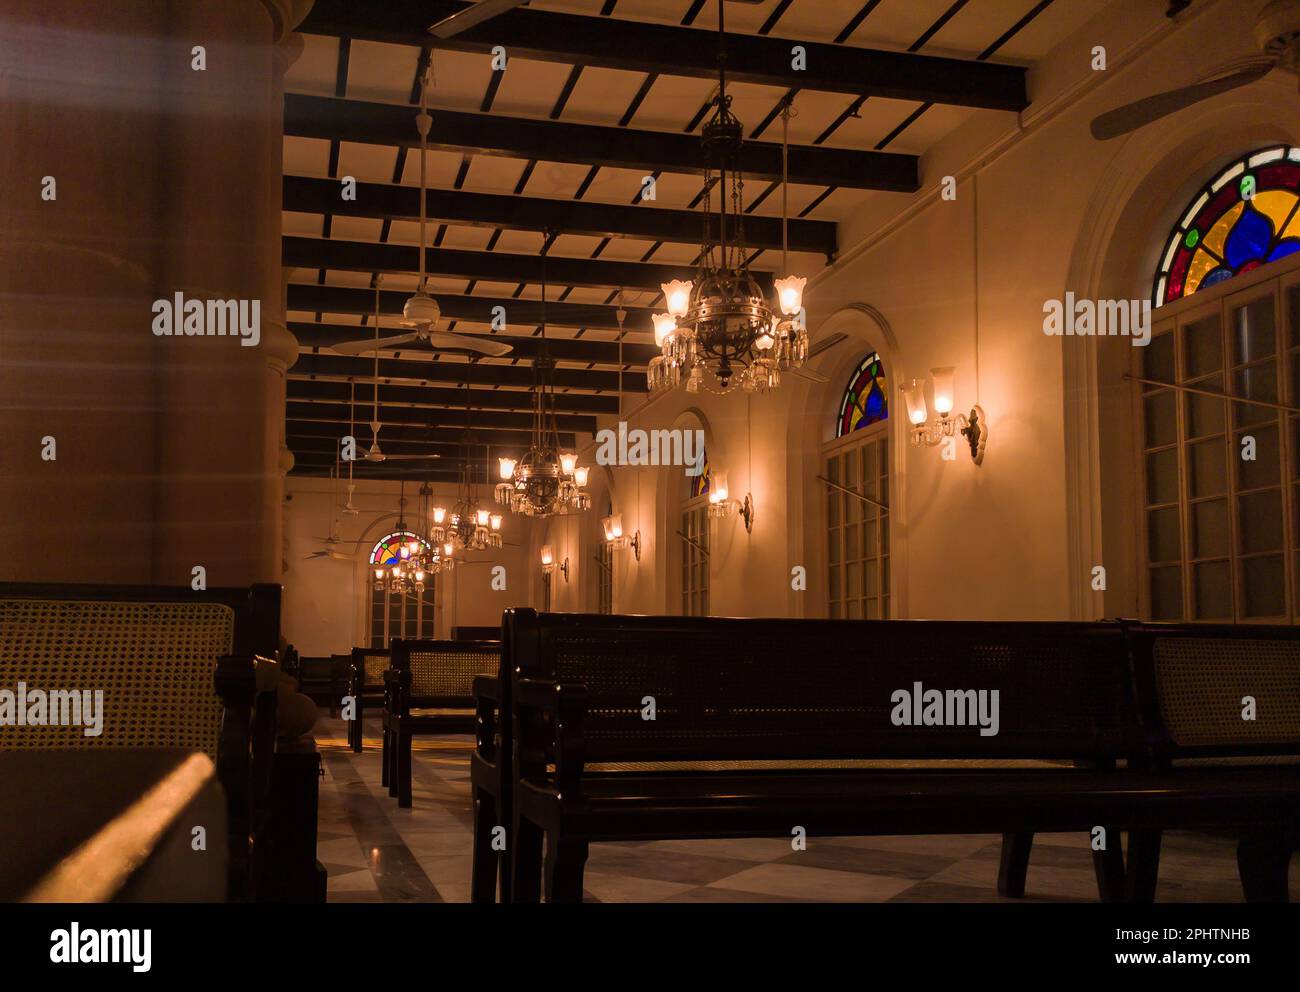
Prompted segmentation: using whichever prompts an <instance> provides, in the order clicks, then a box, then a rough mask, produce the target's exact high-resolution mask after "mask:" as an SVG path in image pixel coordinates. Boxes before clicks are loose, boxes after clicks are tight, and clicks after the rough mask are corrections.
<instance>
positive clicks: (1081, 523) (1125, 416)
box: [1060, 73, 1300, 619]
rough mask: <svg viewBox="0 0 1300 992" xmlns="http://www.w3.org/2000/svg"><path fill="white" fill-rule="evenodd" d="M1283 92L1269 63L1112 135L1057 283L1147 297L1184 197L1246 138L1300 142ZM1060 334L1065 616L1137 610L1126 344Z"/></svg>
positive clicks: (1094, 293)
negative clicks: (1260, 73)
mask: <svg viewBox="0 0 1300 992" xmlns="http://www.w3.org/2000/svg"><path fill="white" fill-rule="evenodd" d="M1270 90H1276V91H1277V92H1276V97H1275V98H1273V97H1270V98H1268V99H1262V98H1261V91H1263V92H1268V91H1270ZM1283 91H1285V93H1284V92H1283ZM1294 103H1295V92H1294V88H1293V85H1291V81H1290V79H1289V77H1284V76H1283V74H1281V73H1273V74H1271V75H1270V76H1269V77H1266V79H1265V80H1263V81H1261V82H1260V83H1257V84H1255V85H1253V86H1250V87H1247V88H1245V89H1242V90H1236V91H1233V92H1232V93H1229V94H1224V95H1223V96H1221V97H1219V98H1217V99H1216V100H1214V101H1211V102H1208V103H1205V104H1201V105H1199V106H1198V110H1197V112H1196V113H1194V114H1179V115H1174V116H1173V117H1170V118H1166V119H1164V120H1162V121H1158V122H1156V123H1153V124H1151V125H1148V126H1147V127H1144V128H1142V129H1140V130H1138V131H1136V132H1134V134H1133V135H1132V136H1131V137H1130V138H1128V139H1126V140H1123V141H1117V142H1115V145H1116V154H1115V156H1114V158H1113V159H1112V160H1111V161H1110V163H1109V165H1108V166H1107V168H1106V170H1105V171H1104V172H1103V173H1102V175H1101V177H1100V178H1099V179H1098V181H1097V182H1096V184H1095V186H1094V193H1093V196H1092V198H1091V199H1090V201H1089V204H1088V207H1087V209H1086V211H1085V212H1084V215H1083V217H1082V218H1081V219H1080V222H1079V236H1078V238H1077V239H1076V241H1075V245H1074V249H1073V252H1072V255H1071V258H1070V263H1069V269H1068V272H1067V275H1066V282H1065V285H1064V286H1063V287H1062V290H1061V292H1062V294H1064V293H1065V292H1066V291H1072V292H1073V293H1074V294H1075V296H1076V298H1080V299H1083V298H1087V299H1094V300H1095V299H1138V300H1142V299H1149V298H1150V296H1151V276H1152V273H1154V272H1155V270H1156V266H1157V262H1158V256H1159V253H1160V252H1161V251H1162V250H1163V248H1164V247H1165V244H1166V241H1167V239H1168V236H1169V231H1170V229H1171V227H1172V225H1173V222H1174V219H1175V216H1176V215H1177V214H1178V213H1179V212H1180V211H1182V210H1184V209H1185V207H1186V204H1187V199H1188V197H1189V196H1190V195H1191V194H1192V192H1193V191H1194V190H1195V189H1196V188H1197V187H1199V186H1200V185H1202V184H1203V183H1204V182H1205V181H1206V179H1207V178H1208V177H1209V176H1210V175H1211V174H1212V173H1214V172H1215V171H1217V170H1218V168H1219V167H1220V166H1222V165H1224V164H1226V163H1227V162H1229V161H1231V160H1232V159H1233V158H1235V157H1237V156H1238V155H1240V154H1242V153H1243V152H1245V151H1247V150H1249V149H1252V148H1256V147H1262V146H1265V145H1269V144H1275V143H1289V144H1298V143H1300V121H1297V119H1296V115H1295V113H1294ZM1158 314H1159V311H1155V312H1153V315H1152V317H1153V320H1154V319H1156V317H1157V315H1158ZM1060 340H1061V343H1062V354H1061V361H1062V373H1063V396H1062V402H1063V404H1064V411H1063V412H1064V426H1065V474H1066V487H1065V492H1066V501H1067V505H1066V518H1067V532H1066V541H1067V549H1066V550H1067V561H1068V567H1069V573H1070V574H1069V577H1068V589H1069V596H1070V611H1071V617H1072V618H1074V619H1093V618H1096V617H1101V616H1116V615H1130V616H1132V615H1136V613H1137V612H1138V596H1137V574H1138V568H1139V564H1140V557H1141V549H1140V548H1139V547H1138V546H1137V540H1136V537H1135V528H1134V527H1133V526H1132V515H1133V512H1134V509H1133V507H1134V506H1135V500H1136V496H1135V493H1134V490H1133V486H1134V480H1133V479H1132V473H1131V472H1125V471H1120V470H1119V469H1118V468H1117V467H1126V466H1129V465H1132V464H1134V457H1135V455H1134V450H1133V444H1134V436H1133V429H1134V428H1133V419H1132V417H1131V415H1130V413H1131V408H1130V402H1131V388H1132V387H1131V386H1130V385H1129V384H1128V383H1125V382H1123V381H1122V380H1120V378H1119V375H1120V372H1121V371H1123V370H1125V369H1126V368H1127V362H1128V361H1129V360H1130V359H1131V350H1132V349H1131V346H1130V344H1129V342H1128V341H1127V340H1126V339H1123V338H1097V339H1095V338H1086V337H1080V338H1075V337H1062V338H1061V339H1060ZM1126 517H1127V522H1128V526H1127V527H1126V526H1125V520H1126ZM1097 565H1102V566H1104V567H1105V568H1106V590H1105V592H1104V593H1103V592H1099V591H1094V590H1093V589H1092V581H1091V576H1092V569H1093V568H1094V567H1095V566H1097Z"/></svg>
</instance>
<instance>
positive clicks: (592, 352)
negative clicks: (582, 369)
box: [289, 318, 659, 367]
mask: <svg viewBox="0 0 1300 992" xmlns="http://www.w3.org/2000/svg"><path fill="white" fill-rule="evenodd" d="M289 330H290V331H292V332H293V334H294V336H295V337H297V339H298V344H299V345H300V346H301V347H303V348H328V347H330V346H331V345H335V344H341V343H342V342H344V341H356V340H359V339H360V338H366V337H374V334H375V330H374V325H373V324H371V325H369V326H366V327H360V326H358V325H356V324H315V323H310V322H307V321H291V322H290V323H289ZM627 330H629V331H633V330H636V331H642V332H648V331H649V328H639V327H632V325H631V318H629V319H628V324H627ZM382 333H384V334H391V333H394V329H393V328H385V329H384V330H383V332H382ZM492 340H494V341H500V342H501V343H502V344H508V345H510V346H511V347H512V348H514V351H512V352H511V353H510V357H511V358H518V359H524V360H532V359H534V358H536V357H537V356H538V355H539V354H540V353H541V350H542V339H541V338H540V337H520V336H519V335H506V334H494V335H492ZM396 350H397V351H398V352H401V353H403V354H407V355H409V354H411V353H412V352H415V353H424V352H427V353H429V354H434V350H433V349H432V348H430V347H428V345H421V346H419V347H418V348H409V347H408V348H399V349H396ZM392 353H393V352H392V351H386V352H383V354H385V355H388V354H392ZM546 353H547V354H548V355H550V356H551V357H552V358H554V359H556V360H557V361H561V362H591V363H592V364H595V365H618V364H620V360H619V345H618V342H617V341H599V340H597V339H595V338H556V337H551V338H547V339H546ZM658 354H659V349H658V348H656V347H655V346H654V345H652V344H635V343H633V342H631V341H624V342H623V352H622V364H623V365H626V366H633V367H634V366H645V365H646V364H648V363H649V361H650V359H652V358H654V356H655V355H658ZM381 361H382V358H381Z"/></svg>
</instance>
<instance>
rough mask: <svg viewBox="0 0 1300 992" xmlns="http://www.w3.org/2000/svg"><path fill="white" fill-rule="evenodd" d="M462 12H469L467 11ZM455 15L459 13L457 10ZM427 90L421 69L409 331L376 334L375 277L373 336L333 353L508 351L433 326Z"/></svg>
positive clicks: (405, 310) (405, 318) (436, 313)
mask: <svg viewBox="0 0 1300 992" xmlns="http://www.w3.org/2000/svg"><path fill="white" fill-rule="evenodd" d="M472 9H473V8H471V10H472ZM465 13H469V11H466V12H465ZM455 16H456V17H459V16H461V15H460V14H457V15H455ZM428 94H429V70H428V69H425V72H424V76H423V77H422V78H421V80H420V112H419V114H417V115H416V118H415V127H416V130H417V131H419V132H420V281H419V283H418V284H417V285H416V288H415V295H414V296H412V297H411V298H410V299H408V300H407V301H406V304H405V305H404V306H403V307H402V320H401V324H402V326H403V327H409V328H411V331H410V333H409V334H397V335H394V336H393V337H389V338H381V337H380V336H379V333H378V330H379V294H378V285H379V280H378V277H376V280H375V286H376V293H375V331H376V333H375V337H374V340H370V339H368V338H364V339H361V340H358V341H343V342H340V343H338V344H334V345H330V349H331V350H332V351H333V352H334V353H335V354H336V355H361V354H365V353H367V352H371V351H374V352H378V351H379V349H381V348H395V347H397V346H398V345H403V344H407V343H409V342H411V341H425V342H427V343H429V344H430V345H433V346H434V347H435V348H440V349H446V350H456V351H472V352H478V353H479V354H482V355H491V356H492V357H494V358H500V357H501V356H502V355H508V354H510V351H511V347H510V345H508V344H502V343H501V342H500V341H495V340H493V339H491V338H489V337H486V336H483V335H474V334H451V333H449V332H447V331H438V330H435V328H436V327H437V324H438V318H439V317H441V316H442V308H441V307H439V306H438V301H437V300H435V299H434V298H433V297H432V296H430V295H429V287H428V281H429V276H428V274H427V273H426V272H425V268H424V244H425V231H426V227H427V220H426V218H425V199H426V198H427V196H428V191H427V189H426V182H425V180H426V174H425V158H426V153H427V152H428V150H429V126H430V124H431V123H432V121H433V118H431V117H430V116H429V110H428Z"/></svg>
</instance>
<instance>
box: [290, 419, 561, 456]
mask: <svg viewBox="0 0 1300 992" xmlns="http://www.w3.org/2000/svg"><path fill="white" fill-rule="evenodd" d="M313 412H314V411H313ZM347 433H348V422H347V420H346V418H345V419H344V420H342V421H333V420H316V419H311V418H308V417H302V418H290V419H289V420H287V421H286V422H285V436H286V437H287V438H289V439H290V440H291V441H292V440H293V439H295V438H327V439H333V441H338V439H339V438H341V437H343V436H344V435H345V434H347ZM353 436H355V437H358V438H363V439H364V440H365V442H366V444H367V445H369V444H370V427H369V425H368V424H365V425H363V424H357V425H355V426H354V428H353ZM380 437H381V438H383V440H384V441H385V442H388V441H389V440H392V441H401V442H403V443H409V444H450V445H456V446H458V447H459V448H460V449H461V450H464V445H465V442H466V440H468V441H469V443H470V445H471V446H477V447H478V448H479V449H480V450H482V447H483V446H484V445H488V444H490V445H491V446H492V448H493V450H495V449H496V448H498V447H500V448H515V449H520V450H523V449H527V447H528V445H529V444H530V443H531V442H532V434H531V433H530V432H529V431H523V430H480V429H479V428H477V427H476V428H473V429H469V430H466V429H464V428H457V427H427V426H423V425H420V424H389V423H385V424H384V426H383V429H382V430H381V431H380ZM574 441H575V437H574V434H573V432H572V431H560V443H561V444H562V445H565V446H566V447H570V448H571V447H573V445H574Z"/></svg>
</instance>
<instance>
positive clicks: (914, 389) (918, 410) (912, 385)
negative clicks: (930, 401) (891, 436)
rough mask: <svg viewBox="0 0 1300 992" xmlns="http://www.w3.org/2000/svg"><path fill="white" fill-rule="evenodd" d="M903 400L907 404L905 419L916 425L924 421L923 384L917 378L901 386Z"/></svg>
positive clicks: (925, 414)
mask: <svg viewBox="0 0 1300 992" xmlns="http://www.w3.org/2000/svg"><path fill="white" fill-rule="evenodd" d="M903 401H904V402H905V403H906V404H907V419H908V420H909V421H910V422H911V423H912V424H913V425H914V426H917V427H919V426H920V425H921V424H923V423H925V420H926V417H927V413H926V409H925V384H924V383H923V382H921V381H920V380H919V379H912V380H910V381H909V382H908V383H907V385H905V386H904V387H903Z"/></svg>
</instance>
